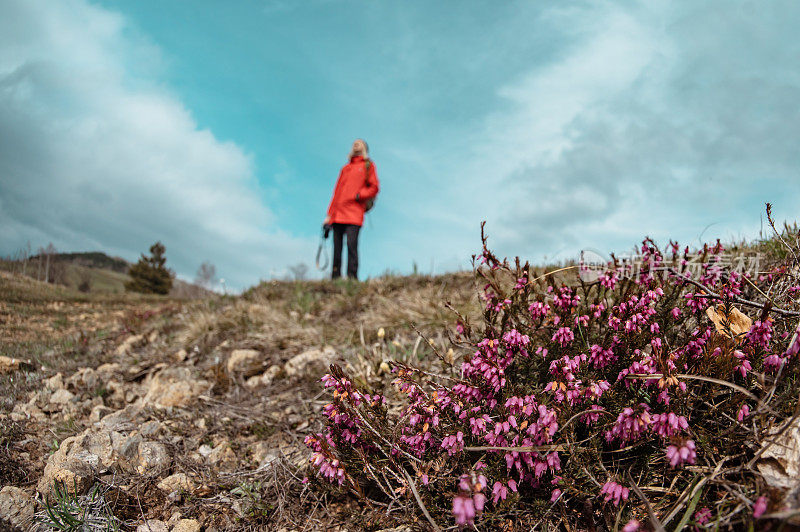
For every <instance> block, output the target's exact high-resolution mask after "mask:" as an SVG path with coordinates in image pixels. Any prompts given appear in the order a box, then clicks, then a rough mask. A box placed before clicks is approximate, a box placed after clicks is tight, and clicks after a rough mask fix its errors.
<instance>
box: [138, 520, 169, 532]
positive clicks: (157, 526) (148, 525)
mask: <svg viewBox="0 0 800 532" xmlns="http://www.w3.org/2000/svg"><path fill="white" fill-rule="evenodd" d="M136 532H169V529H168V528H167V524H166V523H165V522H164V521H159V520H158V519H148V520H147V521H145V522H144V523H142V524H141V525H139V526H138V527H136Z"/></svg>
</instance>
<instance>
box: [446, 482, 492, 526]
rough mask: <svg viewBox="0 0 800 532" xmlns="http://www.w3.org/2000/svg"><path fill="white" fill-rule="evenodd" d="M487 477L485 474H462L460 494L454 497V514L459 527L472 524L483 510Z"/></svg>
mask: <svg viewBox="0 0 800 532" xmlns="http://www.w3.org/2000/svg"><path fill="white" fill-rule="evenodd" d="M486 484H487V481H486V477H485V476H483V475H476V474H474V473H473V474H471V475H462V476H461V478H460V479H459V481H458V495H456V497H455V498H454V499H453V515H454V516H455V518H456V525H458V527H459V528H462V527H464V526H465V525H471V524H472V523H474V521H475V517H476V516H479V515H480V514H481V513H482V512H483V507H484V505H485V504H486V495H484V494H483V490H484V488H485V487H486Z"/></svg>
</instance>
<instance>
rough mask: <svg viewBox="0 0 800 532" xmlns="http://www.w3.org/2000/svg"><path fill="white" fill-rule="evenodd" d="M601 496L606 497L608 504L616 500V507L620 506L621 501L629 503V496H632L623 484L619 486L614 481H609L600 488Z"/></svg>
mask: <svg viewBox="0 0 800 532" xmlns="http://www.w3.org/2000/svg"><path fill="white" fill-rule="evenodd" d="M600 494H601V495H605V499H606V502H609V501H610V500H612V499H613V500H614V506H619V503H620V502H621V501H627V500H628V495H629V494H630V490H629V489H628V488H626V487H625V486H623V485H622V484H618V483H616V482H614V481H613V480H609V481H608V482H606V483H605V484H603V487H602V488H600Z"/></svg>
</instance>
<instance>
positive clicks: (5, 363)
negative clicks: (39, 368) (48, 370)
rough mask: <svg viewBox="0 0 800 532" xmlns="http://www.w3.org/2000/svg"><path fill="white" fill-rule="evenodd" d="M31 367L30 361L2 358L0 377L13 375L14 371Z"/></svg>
mask: <svg viewBox="0 0 800 532" xmlns="http://www.w3.org/2000/svg"><path fill="white" fill-rule="evenodd" d="M30 365H32V362H31V361H30V360H20V359H18V358H11V357H6V356H0V375H6V374H8V373H13V372H14V371H17V370H19V369H20V367H22V366H30Z"/></svg>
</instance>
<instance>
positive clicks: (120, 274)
mask: <svg viewBox="0 0 800 532" xmlns="http://www.w3.org/2000/svg"><path fill="white" fill-rule="evenodd" d="M51 260H52V263H51V266H50V268H51V270H50V282H51V283H54V284H59V285H63V286H66V287H69V288H72V289H73V290H78V291H80V292H84V293H98V294H121V293H123V292H125V283H126V282H127V281H128V280H130V277H129V276H128V269H129V268H130V266H131V264H130V263H129V262H128V261H126V260H125V259H123V258H120V257H111V256H109V255H106V254H105V253H103V252H102V251H86V252H73V253H56V254H54V255H53V256H52V257H51ZM39 262H40V257H39V256H38V255H33V256H32V257H31V258H30V259H28V262H27V266H26V267H25V268H24V269H23V268H22V265H21V264H20V261H3V265H2V269H5V270H9V271H15V272H22V271H25V273H26V274H27V275H28V276H30V277H32V278H34V279H36V278H39V277H42V278H43V277H44V273H43V272H42V271H41V270H40V268H39ZM212 293H213V292H211V291H209V290H206V289H205V288H202V287H201V286H198V285H196V284H193V283H187V282H185V281H181V280H180V279H175V281H174V282H173V284H172V290H171V291H170V293H169V295H170V296H171V297H178V298H198V297H206V296H208V295H211V294H212Z"/></svg>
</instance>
